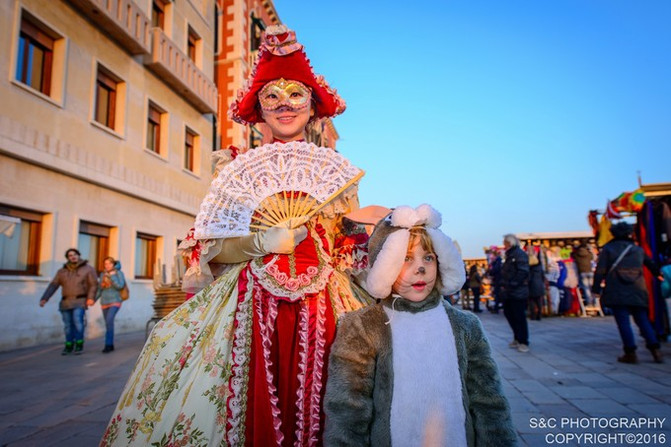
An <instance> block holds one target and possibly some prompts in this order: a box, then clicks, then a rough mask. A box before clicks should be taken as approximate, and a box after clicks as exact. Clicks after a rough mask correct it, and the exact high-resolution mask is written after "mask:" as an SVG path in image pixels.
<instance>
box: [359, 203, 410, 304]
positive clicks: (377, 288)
mask: <svg viewBox="0 0 671 447" xmlns="http://www.w3.org/2000/svg"><path fill="white" fill-rule="evenodd" d="M397 209H398V208H397ZM411 209H412V208H411ZM413 211H414V210H413ZM409 242H410V232H409V231H408V230H397V231H394V232H393V233H391V234H390V235H389V236H388V237H387V240H386V241H385V242H384V245H383V246H382V250H380V253H379V254H378V255H377V258H376V259H375V263H374V264H373V267H372V268H371V269H370V271H369V272H368V276H367V278H366V290H367V291H368V293H370V295H371V296H372V297H374V298H380V299H383V298H387V297H388V296H389V295H390V294H391V288H392V286H393V285H394V282H395V281H396V278H398V275H399V274H400V273H401V269H402V268H403V261H404V259H405V255H406V254H407V253H408V243H409Z"/></svg>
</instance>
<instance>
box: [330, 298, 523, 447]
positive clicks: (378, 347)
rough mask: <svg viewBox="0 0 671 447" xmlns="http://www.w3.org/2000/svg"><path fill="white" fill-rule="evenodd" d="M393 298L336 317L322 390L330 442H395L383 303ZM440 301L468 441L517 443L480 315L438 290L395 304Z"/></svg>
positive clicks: (418, 306) (412, 307)
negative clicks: (458, 378) (455, 366)
mask: <svg viewBox="0 0 671 447" xmlns="http://www.w3.org/2000/svg"><path fill="white" fill-rule="evenodd" d="M399 301H400V303H399ZM390 305H391V300H389V299H386V300H382V302H381V303H379V304H376V305H373V306H369V307H366V308H364V309H361V310H359V311H355V312H351V313H348V314H346V315H345V316H343V317H342V318H341V319H340V321H339V323H338V330H337V333H336V339H335V342H334V344H333V346H332V347H331V354H330V360H329V362H330V363H329V370H328V382H327V385H326V395H325V398H324V412H325V414H326V422H325V430H324V445H326V446H375V447H382V446H390V445H391V427H390V412H391V403H392V390H393V380H394V371H393V367H392V365H393V357H392V355H393V354H392V348H391V347H392V342H391V329H390V327H389V325H387V324H385V323H386V322H387V320H388V318H387V315H386V313H385V311H384V309H383V306H390ZM438 305H441V306H444V308H445V311H446V312H447V315H448V318H449V321H450V324H451V325H452V330H453V333H454V340H455V344H456V349H457V358H458V363H459V372H460V375H461V383H462V395H463V399H462V400H463V404H464V410H465V413H466V420H465V425H466V427H465V430H466V440H467V443H468V445H469V446H497V447H499V446H501V447H505V446H516V445H517V435H516V433H515V430H514V428H513V424H512V419H511V416H510V407H509V405H508V401H507V399H506V397H505V396H504V394H503V392H502V390H501V381H500V378H499V373H498V368H497V366H496V363H495V362H494V360H493V359H492V357H491V350H490V347H489V342H488V341H487V338H486V336H485V334H484V331H483V329H482V326H481V324H480V320H478V318H477V317H475V316H474V315H472V314H468V313H465V312H462V311H459V310H457V309H455V308H454V307H452V306H451V305H450V304H448V303H447V302H445V301H444V300H443V299H442V297H441V296H440V295H439V294H438V293H437V292H436V291H435V290H434V292H432V294H431V295H429V297H427V298H426V299H425V300H424V301H422V302H420V303H414V302H411V301H408V300H404V299H402V298H401V299H399V300H397V302H396V305H395V309H396V310H403V311H406V310H407V311H408V312H412V313H416V312H421V311H423V310H428V309H430V308H434V307H435V306H438ZM420 342H421V340H420ZM426 342H430V340H426ZM428 361H430V359H429V360H428ZM418 380H421V378H418ZM418 442H419V440H418ZM402 447H405V446H402Z"/></svg>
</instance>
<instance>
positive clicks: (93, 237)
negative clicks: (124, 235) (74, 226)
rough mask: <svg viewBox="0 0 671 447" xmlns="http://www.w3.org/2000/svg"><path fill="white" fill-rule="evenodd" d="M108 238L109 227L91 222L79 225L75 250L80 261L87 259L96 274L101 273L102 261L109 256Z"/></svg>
mask: <svg viewBox="0 0 671 447" xmlns="http://www.w3.org/2000/svg"><path fill="white" fill-rule="evenodd" d="M109 238H110V227H106V226H104V225H99V224H95V223H91V222H83V221H82V222H80V223H79V239H78V241H77V249H78V250H79V252H80V253H81V254H82V259H87V260H88V261H89V265H92V266H93V267H95V269H96V270H97V271H98V272H102V271H103V259H105V258H106V257H107V256H109Z"/></svg>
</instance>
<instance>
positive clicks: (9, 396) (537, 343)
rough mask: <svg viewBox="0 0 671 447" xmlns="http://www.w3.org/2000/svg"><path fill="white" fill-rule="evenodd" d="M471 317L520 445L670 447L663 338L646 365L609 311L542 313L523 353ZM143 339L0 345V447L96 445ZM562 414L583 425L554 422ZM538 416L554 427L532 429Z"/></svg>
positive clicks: (668, 367) (669, 379) (499, 321)
mask: <svg viewBox="0 0 671 447" xmlns="http://www.w3.org/2000/svg"><path fill="white" fill-rule="evenodd" d="M480 316H481V318H482V322H483V324H484V326H485V329H486V330H487V333H488V334H489V338H490V342H491V344H492V348H493V352H494V356H495V358H496V360H497V362H498V364H499V367H500V369H501V374H502V376H503V381H504V388H505V391H506V393H507V395H508V398H509V400H510V404H511V407H512V412H513V419H514V422H515V426H516V428H517V431H518V433H519V435H520V440H521V442H520V444H521V445H523V446H530V447H536V446H551V445H560V446H566V445H568V446H577V445H581V446H583V445H585V446H586V445H609V446H614V445H636V444H638V445H671V374H670V373H671V346H669V344H663V348H662V349H663V351H664V353H665V355H666V357H667V363H665V364H662V365H658V364H654V363H652V359H651V357H650V354H649V353H648V352H647V351H646V350H645V349H640V350H639V359H640V360H641V363H640V364H638V365H623V364H620V363H617V362H616V361H615V359H616V357H617V355H619V354H620V341H619V337H618V334H617V329H616V326H615V323H614V321H613V319H612V318H610V317H605V318H548V319H544V320H542V321H530V322H529V326H530V333H531V351H530V352H528V353H520V352H517V351H516V350H514V349H511V348H509V347H508V342H509V341H510V339H511V338H512V337H511V335H510V334H511V332H510V330H509V328H508V326H507V323H506V321H505V319H504V317H503V315H493V314H489V313H483V314H480ZM143 342H144V333H142V332H136V333H131V334H120V335H118V336H117V340H116V343H115V345H116V347H117V350H116V351H114V352H113V353H111V354H107V355H104V354H101V353H100V350H101V349H102V347H103V346H102V345H103V340H102V339H96V340H92V341H90V342H87V344H86V348H85V353H84V354H83V355H81V356H67V357H62V356H61V355H59V353H60V349H61V346H60V345H51V346H41V347H36V348H29V349H21V350H16V351H10V352H4V353H0V445H3V446H4V445H10V446H68V447H77V446H86V447H88V446H96V445H97V444H98V442H99V440H100V437H101V435H102V433H103V432H104V430H105V426H106V425H107V421H108V419H109V417H110V416H111V414H112V411H113V409H114V406H115V404H116V400H117V399H118V397H119V395H120V393H121V390H122V388H123V386H124V384H125V381H126V379H127V377H128V375H129V373H130V371H131V369H132V367H133V365H134V363H135V359H136V358H137V355H138V354H139V351H140V349H141V348H142V344H143ZM642 342H643V341H642V340H641V343H642ZM615 417H618V418H619V417H622V418H626V419H625V420H626V421H630V420H632V419H631V418H643V420H644V421H648V420H651V418H666V421H665V422H664V423H663V426H662V427H661V428H633V429H615V428H598V427H597V428H594V427H593V424H595V423H596V424H598V423H599V422H609V423H612V422H614V421H618V420H619V419H612V418H615ZM533 418H535V419H533ZM552 418H554V419H552ZM562 418H566V419H565V421H564V422H565V423H567V421H573V422H574V423H587V424H589V427H585V428H580V427H573V428H571V427H568V426H567V427H564V428H560V427H559V426H560V425H561V423H562ZM571 418H573V419H571ZM577 418H599V419H595V420H594V421H593V422H592V420H591V419H577ZM541 419H542V421H543V422H544V423H547V422H548V421H549V422H550V423H552V422H553V421H554V422H556V425H557V426H558V427H557V428H554V429H550V428H547V427H545V428H543V427H540V424H541ZM618 432H621V433H632V434H633V435H634V438H633V439H629V440H625V439H624V438H623V439H620V441H622V442H615V441H617V439H616V440H610V441H608V440H603V439H601V442H599V439H594V440H593V441H592V442H589V441H588V442H584V441H582V442H578V441H575V440H566V438H564V437H562V436H563V435H569V434H575V435H581V434H582V435H583V436H584V435H585V434H588V433H600V434H602V435H603V434H607V433H611V434H615V433H618ZM660 435H663V436H665V441H664V442H659V440H660ZM648 437H649V438H648ZM637 438H638V439H637ZM646 440H647V441H648V442H644V441H646ZM655 440H656V441H658V442H656V443H655V442H654V441H655ZM605 441H608V442H605ZM627 441H633V442H627ZM637 441H641V442H637Z"/></svg>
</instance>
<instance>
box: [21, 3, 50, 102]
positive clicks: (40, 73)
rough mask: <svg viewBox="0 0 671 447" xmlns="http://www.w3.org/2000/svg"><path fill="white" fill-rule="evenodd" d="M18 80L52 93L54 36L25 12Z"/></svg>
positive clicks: (43, 91) (22, 25) (22, 23)
mask: <svg viewBox="0 0 671 447" xmlns="http://www.w3.org/2000/svg"><path fill="white" fill-rule="evenodd" d="M16 62H17V63H16V80H17V81H19V82H22V83H24V84H26V85H29V86H30V87H32V88H34V89H35V90H38V91H40V92H42V93H44V94H45V95H47V96H50V95H51V70H52V67H53V62H54V38H53V37H51V36H50V35H49V34H47V32H45V30H44V28H43V27H41V26H40V25H39V24H38V23H37V22H36V21H34V20H31V19H29V18H28V17H27V16H26V15H25V13H24V15H22V17H21V32H20V34H19V51H18V58H17V61H16Z"/></svg>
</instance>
